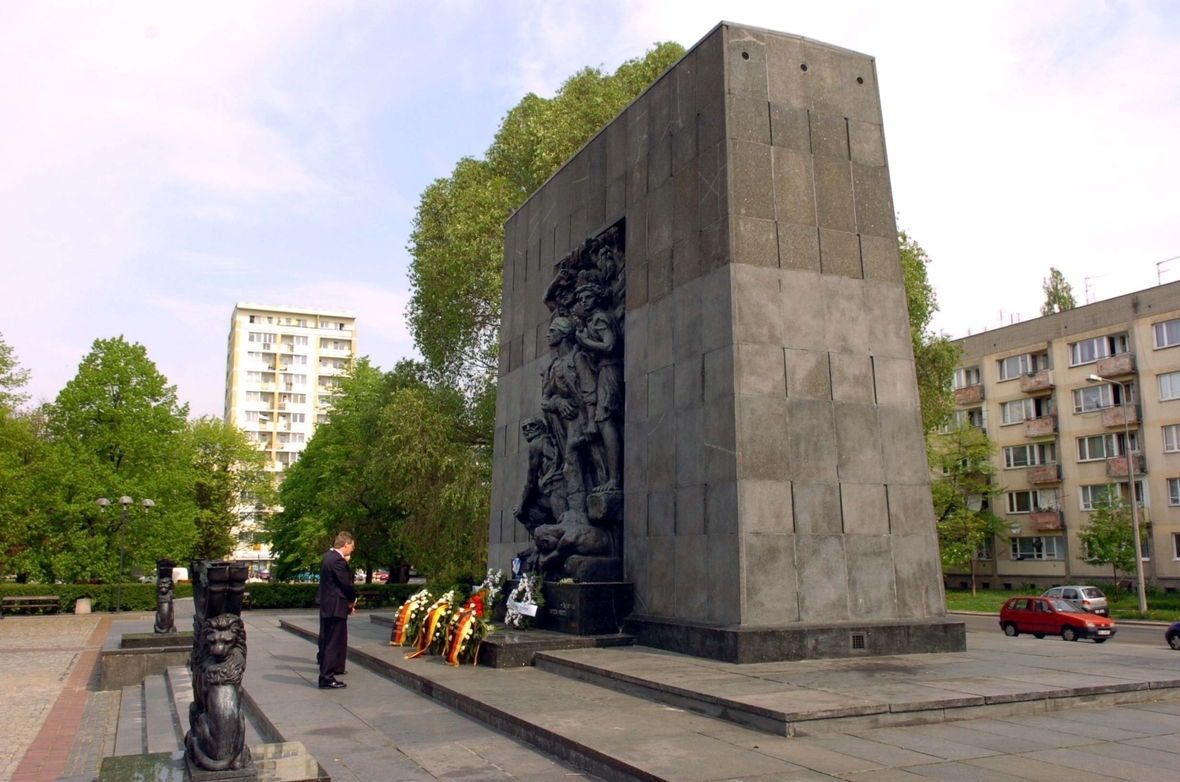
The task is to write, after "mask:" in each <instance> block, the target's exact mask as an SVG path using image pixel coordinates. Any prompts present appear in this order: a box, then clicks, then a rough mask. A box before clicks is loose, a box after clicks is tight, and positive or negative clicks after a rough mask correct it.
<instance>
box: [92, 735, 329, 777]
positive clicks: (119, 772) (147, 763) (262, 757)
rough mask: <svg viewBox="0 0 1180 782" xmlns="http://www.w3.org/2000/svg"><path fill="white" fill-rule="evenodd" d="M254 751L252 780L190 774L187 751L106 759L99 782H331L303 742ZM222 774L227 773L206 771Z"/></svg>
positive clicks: (260, 746) (273, 745)
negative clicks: (225, 781) (236, 781)
mask: <svg viewBox="0 0 1180 782" xmlns="http://www.w3.org/2000/svg"><path fill="white" fill-rule="evenodd" d="M251 752H252V754H253V756H254V768H252V769H250V776H249V777H241V776H237V777H228V776H204V775H202V776H196V775H190V772H189V770H188V768H187V767H186V765H185V762H184V752H183V751H179V752H156V753H154V754H150V755H121V756H118V757H108V758H103V760H102V765H101V766H100V767H99V771H98V782H133V781H134V780H142V781H143V782H203V781H204V780H212V779H244V778H249V779H257V780H258V782H330V781H331V779H332V778H331V777H330V776H329V775H328V772H326V771H325V770H324V769H323V768H322V767H321V766H320V764H319V763H317V762H316V759H315V758H313V757H312V756H311V754H310V753H309V752H308V751H307V748H306V747H304V746H303V744H302V743H301V742H298V741H288V742H283V743H280V744H259V745H257V746H254V747H252V748H251ZM218 773H222V774H224V773H225V772H204V774H218ZM235 773H236V772H235Z"/></svg>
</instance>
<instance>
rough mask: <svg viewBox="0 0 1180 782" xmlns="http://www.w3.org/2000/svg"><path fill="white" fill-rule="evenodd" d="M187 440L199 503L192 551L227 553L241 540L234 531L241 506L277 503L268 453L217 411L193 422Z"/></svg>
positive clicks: (198, 553) (200, 555) (205, 554)
mask: <svg viewBox="0 0 1180 782" xmlns="http://www.w3.org/2000/svg"><path fill="white" fill-rule="evenodd" d="M184 445H185V446H186V447H187V450H188V451H189V453H190V455H191V458H190V461H189V466H190V467H191V470H192V477H191V481H192V487H193V502H194V504H195V505H196V514H195V516H194V521H195V522H196V527H197V530H196V531H197V538H196V542H195V543H194V545H193V556H195V557H197V558H201V559H206V558H207V559H218V558H221V557H224V556H227V555H228V554H229V553H230V552H232V551H233V549H234V545H235V543H236V540H235V539H234V536H233V534H232V532H233V529H234V527H235V526H237V524H238V508H239V507H240V506H247V507H248V506H254V507H256V508H267V507H270V506H271V505H273V504H274V488H273V482H272V479H271V476H270V475H269V474H268V473H267V472H266V457H265V455H264V454H263V452H262V451H259V450H258V448H257V447H256V446H255V445H254V443H252V442H251V441H250V440H248V439H246V433H245V432H243V431H242V430H241V429H239V428H238V427H236V426H234V425H233V424H227V423H225V422H224V421H222V420H221V419H220V418H214V417H212V416H206V417H203V418H197V419H195V420H193V421H191V422H189V425H188V427H187V429H186V431H185V442H184Z"/></svg>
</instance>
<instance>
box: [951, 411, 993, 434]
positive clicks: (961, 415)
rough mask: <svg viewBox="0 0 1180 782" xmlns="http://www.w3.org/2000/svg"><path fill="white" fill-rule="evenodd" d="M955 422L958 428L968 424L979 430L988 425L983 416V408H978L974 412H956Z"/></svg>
mask: <svg viewBox="0 0 1180 782" xmlns="http://www.w3.org/2000/svg"><path fill="white" fill-rule="evenodd" d="M954 422H955V425H956V426H962V425H963V424H964V423H967V424H970V425H971V426H974V427H976V428H979V429H982V428H984V427H985V426H986V425H987V423H986V420H985V419H984V415H983V408H981V407H977V408H975V409H974V410H956V411H955V415H954Z"/></svg>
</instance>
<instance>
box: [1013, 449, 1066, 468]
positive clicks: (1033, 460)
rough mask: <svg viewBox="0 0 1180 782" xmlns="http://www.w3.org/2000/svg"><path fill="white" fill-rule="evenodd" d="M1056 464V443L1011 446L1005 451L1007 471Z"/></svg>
mask: <svg viewBox="0 0 1180 782" xmlns="http://www.w3.org/2000/svg"><path fill="white" fill-rule="evenodd" d="M1056 463H1057V444H1056V443H1032V444H1029V445H1010V446H1008V447H1006V448H1005V449H1004V469H1006V470H1014V469H1017V468H1019V467H1034V466H1036V465H1038V464H1056Z"/></svg>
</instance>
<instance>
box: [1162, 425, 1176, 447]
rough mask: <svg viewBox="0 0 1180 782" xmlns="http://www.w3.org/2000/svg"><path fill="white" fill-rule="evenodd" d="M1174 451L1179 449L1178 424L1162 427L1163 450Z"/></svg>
mask: <svg viewBox="0 0 1180 782" xmlns="http://www.w3.org/2000/svg"><path fill="white" fill-rule="evenodd" d="M1176 451H1180V424H1171V425H1169V426H1165V427H1164V452H1165V453H1175V452H1176Z"/></svg>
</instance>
